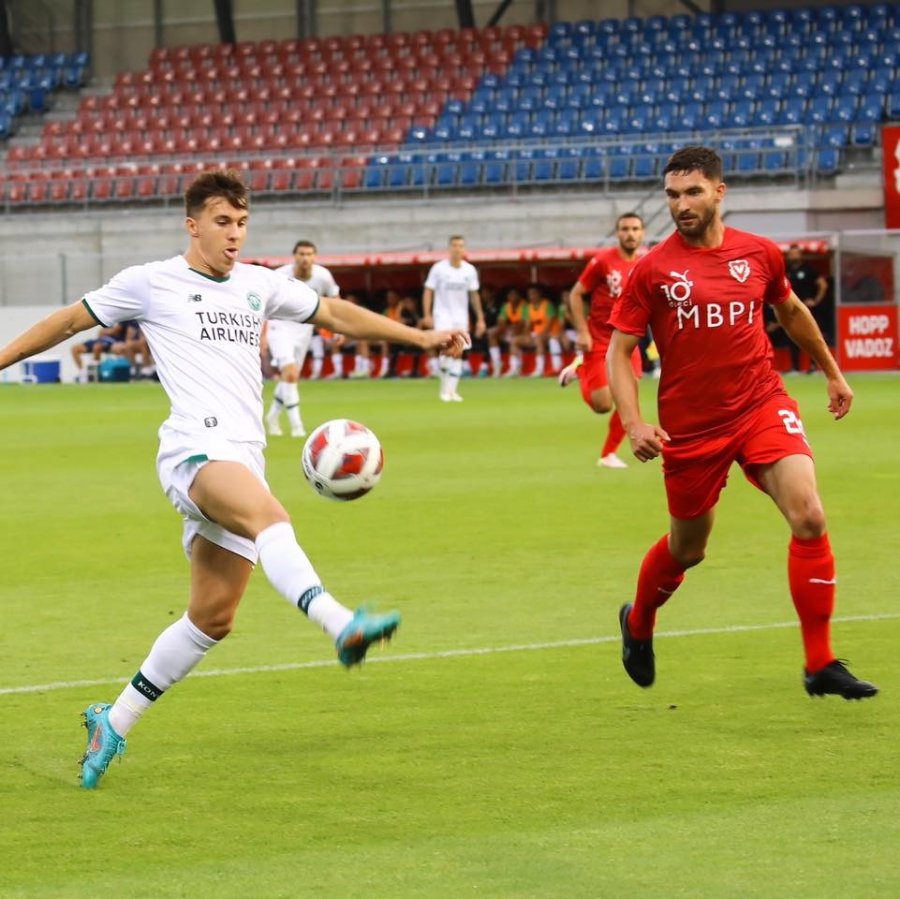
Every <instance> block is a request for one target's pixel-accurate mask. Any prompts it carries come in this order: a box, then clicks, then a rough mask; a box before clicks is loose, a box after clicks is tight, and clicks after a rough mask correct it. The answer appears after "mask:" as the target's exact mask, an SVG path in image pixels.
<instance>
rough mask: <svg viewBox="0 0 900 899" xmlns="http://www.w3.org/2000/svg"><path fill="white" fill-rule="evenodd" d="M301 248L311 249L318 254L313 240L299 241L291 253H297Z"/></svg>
mask: <svg viewBox="0 0 900 899" xmlns="http://www.w3.org/2000/svg"><path fill="white" fill-rule="evenodd" d="M300 247H309V248H310V249H311V250H312V251H313V253H315V252H317V250H316V245H315V244H314V243H313V242H312V241H311V240H298V241H297V243H295V244H294V249H293V250H291V253H296V252H297V250H299V249H300Z"/></svg>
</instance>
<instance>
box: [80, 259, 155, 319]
mask: <svg viewBox="0 0 900 899" xmlns="http://www.w3.org/2000/svg"><path fill="white" fill-rule="evenodd" d="M149 298H150V278H149V273H148V270H147V266H145V265H133V266H131V268H126V269H123V270H122V271H120V272H119V273H118V274H117V275H113V276H112V278H110V279H109V281H107V282H106V284H104V285H103V287H99V288H98V289H97V290H92V291H90V292H88V293H86V294H85V295H84V304H85V306H87V308H88V311H89V312H90V313H91V315H93V316H94V318H95V319H97V321H98V322H100V324H101V325H103V326H104V327H108V326H109V325H114V324H118V323H119V322H124V321H128V320H129V319H135V320H136V321H140V320H141V318H142V317H143V315H144V313H145V312H146V310H147V305H148V301H149Z"/></svg>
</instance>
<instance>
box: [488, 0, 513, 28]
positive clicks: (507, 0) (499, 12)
mask: <svg viewBox="0 0 900 899" xmlns="http://www.w3.org/2000/svg"><path fill="white" fill-rule="evenodd" d="M510 6H512V0H502V2H501V3H500V5H499V6H498V7H497V8H496V9H495V10H494V14H493V15H492V16H491V17H490V18H489V19H488V23H487V27H488V28H493V27H494V25H496V24H497V23H498V22H499V21H500V20H501V19H502V18H503V14H504V13H505V12H506V10H508V9H509V8H510Z"/></svg>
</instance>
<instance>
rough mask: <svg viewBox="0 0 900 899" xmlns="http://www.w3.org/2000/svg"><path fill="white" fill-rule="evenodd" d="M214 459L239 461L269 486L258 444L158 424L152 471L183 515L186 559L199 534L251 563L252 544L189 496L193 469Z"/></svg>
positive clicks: (254, 556) (197, 468) (254, 545)
mask: <svg viewBox="0 0 900 899" xmlns="http://www.w3.org/2000/svg"><path fill="white" fill-rule="evenodd" d="M215 461H223V462H240V463H241V465H244V466H245V467H247V468H249V469H250V471H252V472H253V474H255V475H256V477H257V478H258V479H259V481H260V482H261V483H262V484H263V485H264V486H265V488H266V489H267V490H268V489H269V485H268V484H267V483H266V463H265V457H264V456H263V445H262V444H260V443H238V442H236V441H231V440H223V439H221V438H218V439H217V438H215V437H211V436H207V435H206V434H186V433H184V432H182V431H176V430H174V429H172V428H170V427H168V426H167V425H163V426H162V427H161V428H160V430H159V453H157V456H156V471H157V473H158V474H159V482H160V484H162V488H163V491H164V493H165V494H166V496H167V497H168V498H169V502H171V503H172V505H173V506H174V507H175V508H176V510H177V511H178V512H180V513H181V515H182V517H183V518H184V533H183V536H182V541H181V542H182V546H183V547H184V554H185V555H186V556H187V557H188V558H189V559H190V557H191V544H192V543H193V541H194V537H196V536H198V535H199V536H201V537H204V538H205V539H207V540H209V542H210V543H215V544H216V546H221V547H222V548H223V549H227V550H228V551H229V552H233V553H235V554H236V555H239V556H243V558H245V559H247V560H248V561H250V562H252V563H253V564H254V565H255V564H256V560H257V557H258V554H257V552H256V544H255V543H254V542H253V541H252V540H248V539H247V538H246V537H239V536H238V535H237V534H233V533H232V532H231V531H227V530H225V528H223V527H222V526H221V525H220V524H216V523H215V522H214V521H210V519H208V518H207V517H206V516H205V515H204V514H203V513H202V512H201V511H200V509H199V508H198V507H197V505H196V503H194V501H193V500H192V499H191V498H190V496H189V492H190V489H191V484H193V483H194V478H195V477H197V472H198V471H200V469H201V468H203V466H204V465H206V464H207V463H208V462H215Z"/></svg>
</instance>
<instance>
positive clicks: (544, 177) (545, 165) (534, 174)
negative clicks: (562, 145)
mask: <svg viewBox="0 0 900 899" xmlns="http://www.w3.org/2000/svg"><path fill="white" fill-rule="evenodd" d="M558 155H559V151H558V150H556V149H555V148H552V147H548V148H546V149H544V150H536V151H535V157H534V165H533V166H532V169H531V178H532V180H533V181H553V180H555V178H556V159H557V156H558Z"/></svg>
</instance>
